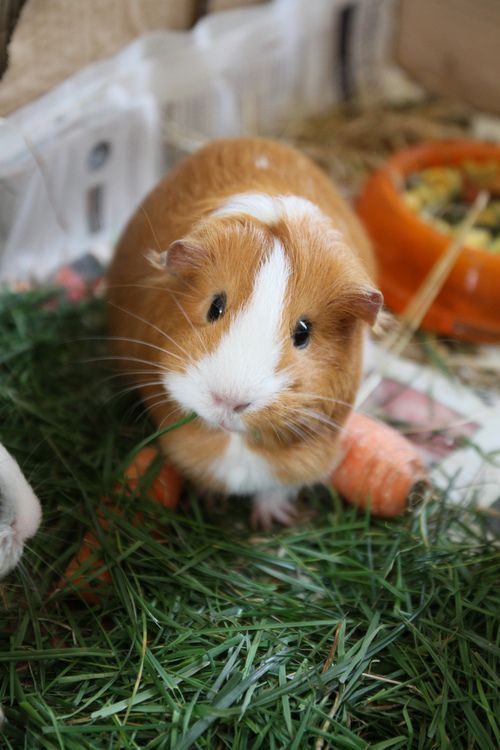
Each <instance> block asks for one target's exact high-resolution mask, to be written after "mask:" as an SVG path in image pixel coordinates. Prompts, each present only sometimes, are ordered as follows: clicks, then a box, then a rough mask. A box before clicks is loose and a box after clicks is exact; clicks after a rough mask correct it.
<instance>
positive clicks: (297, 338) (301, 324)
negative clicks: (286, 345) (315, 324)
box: [292, 318, 312, 349]
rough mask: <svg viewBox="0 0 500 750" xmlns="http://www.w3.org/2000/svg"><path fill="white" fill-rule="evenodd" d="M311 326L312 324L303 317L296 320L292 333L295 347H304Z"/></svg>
mask: <svg viewBox="0 0 500 750" xmlns="http://www.w3.org/2000/svg"><path fill="white" fill-rule="evenodd" d="M311 328H312V326H311V324H310V322H309V321H308V320H306V319H305V318H302V319H301V320H299V321H298V323H297V325H296V326H295V328H294V331H293V333H292V341H293V345H294V346H296V347H297V349H305V347H306V346H307V345H308V343H309V338H310V336H311Z"/></svg>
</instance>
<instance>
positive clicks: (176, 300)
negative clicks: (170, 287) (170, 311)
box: [169, 291, 208, 354]
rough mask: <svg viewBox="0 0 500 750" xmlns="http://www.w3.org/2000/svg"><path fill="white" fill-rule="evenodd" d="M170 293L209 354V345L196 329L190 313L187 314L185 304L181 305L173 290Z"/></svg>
mask: <svg viewBox="0 0 500 750" xmlns="http://www.w3.org/2000/svg"><path fill="white" fill-rule="evenodd" d="M169 293H170V296H171V297H172V299H173V301H174V302H175V304H176V305H177V307H178V309H179V310H180V311H181V313H182V315H183V316H184V317H185V319H186V320H187V322H188V323H189V326H190V327H191V329H192V330H193V333H194V334H195V336H196V337H197V339H198V341H199V342H200V344H201V345H202V347H203V351H204V352H205V354H208V349H207V347H206V344H205V342H204V341H203V339H202V337H201V335H200V332H199V331H197V330H196V328H195V327H194V324H193V321H192V320H191V318H190V317H189V315H188V314H187V312H186V311H185V310H184V308H183V306H182V305H181V303H180V302H179V300H178V299H176V296H175V294H174V293H173V292H171V291H170V292H169Z"/></svg>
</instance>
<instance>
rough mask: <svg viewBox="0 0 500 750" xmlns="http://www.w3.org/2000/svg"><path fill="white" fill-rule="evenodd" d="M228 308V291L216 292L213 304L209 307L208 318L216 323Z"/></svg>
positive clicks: (210, 321)
mask: <svg viewBox="0 0 500 750" xmlns="http://www.w3.org/2000/svg"><path fill="white" fill-rule="evenodd" d="M225 309H226V293H225V292H221V293H220V294H216V295H215V297H214V298H213V300H212V304H211V305H210V307H209V308H208V312H207V320H208V322H209V323H215V321H216V320H219V318H222V316H223V315H224V311H225Z"/></svg>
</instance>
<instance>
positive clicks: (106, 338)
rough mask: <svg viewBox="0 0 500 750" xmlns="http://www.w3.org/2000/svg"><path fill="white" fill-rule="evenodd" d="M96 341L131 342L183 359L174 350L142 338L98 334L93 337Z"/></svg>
mask: <svg viewBox="0 0 500 750" xmlns="http://www.w3.org/2000/svg"><path fill="white" fill-rule="evenodd" d="M94 340H96V341H127V342H129V343H131V344H139V346H147V347H149V348H150V349H156V350H157V351H159V352H162V353H163V354H167V355H168V356H169V357H175V359H178V360H180V361H181V362H183V361H184V360H183V359H182V357H179V355H178V354H174V352H172V351H170V349H164V348H163V347H162V346H158V345H157V344H151V343H150V342H149V341H143V340H142V339H131V338H128V337H127V336H99V337H96V339H94Z"/></svg>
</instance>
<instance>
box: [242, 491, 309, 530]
mask: <svg viewBox="0 0 500 750" xmlns="http://www.w3.org/2000/svg"><path fill="white" fill-rule="evenodd" d="M296 497H297V493H296V492H295V491H293V490H292V491H290V490H285V489H283V490H280V489H278V490H271V491H269V492H259V493H258V494H257V495H255V496H254V498H253V501H252V503H253V508H252V515H251V517H250V520H251V524H252V527H253V528H254V529H264V531H270V529H271V526H272V525H273V521H278V522H279V523H281V524H283V525H284V526H291V524H293V523H295V521H296V519H297V515H298V513H297V508H296V507H295V504H294V501H295V498H296Z"/></svg>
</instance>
